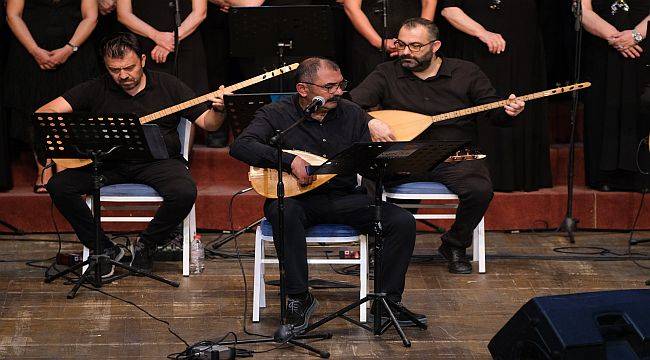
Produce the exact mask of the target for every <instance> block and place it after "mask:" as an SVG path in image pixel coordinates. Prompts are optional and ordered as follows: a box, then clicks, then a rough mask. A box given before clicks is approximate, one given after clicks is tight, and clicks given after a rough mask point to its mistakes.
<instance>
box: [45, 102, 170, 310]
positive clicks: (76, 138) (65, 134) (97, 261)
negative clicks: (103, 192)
mask: <svg viewBox="0 0 650 360" xmlns="http://www.w3.org/2000/svg"><path fill="white" fill-rule="evenodd" d="M32 120H33V122H34V129H35V134H36V136H37V139H38V140H40V142H41V144H43V145H44V152H45V155H46V157H48V158H70V159H91V160H92V161H93V162H92V169H93V192H92V194H91V195H92V197H93V209H92V210H93V221H94V222H95V249H94V254H92V255H90V256H89V257H88V259H86V260H85V261H83V262H82V263H80V264H77V265H75V266H73V267H70V268H68V269H66V270H64V271H61V272H59V273H57V274H55V275H52V276H48V277H46V278H45V282H46V283H50V282H52V281H54V280H56V279H58V278H60V277H63V276H65V275H67V274H69V273H71V272H74V271H76V270H78V269H80V268H82V267H83V266H86V265H88V268H87V269H86V271H85V272H84V273H83V274H82V275H81V277H80V278H79V280H78V281H77V282H76V283H75V285H74V287H73V288H72V290H70V292H69V293H68V295H67V297H68V299H72V298H74V297H75V295H76V294H77V291H78V290H79V288H80V287H81V286H82V285H83V284H84V283H86V282H89V283H91V284H92V285H93V286H95V287H97V288H99V287H101V286H102V277H101V273H100V271H99V267H100V265H102V264H103V265H115V266H118V267H120V268H122V269H125V270H127V271H129V272H130V273H136V274H138V275H142V276H146V277H148V278H151V279H154V280H157V281H160V282H163V283H165V284H168V285H171V286H174V287H178V286H179V285H178V283H177V282H173V281H170V280H167V279H165V278H163V277H160V276H157V275H154V274H151V273H148V272H144V271H141V270H139V269H136V268H134V267H131V266H129V265H125V264H122V263H120V262H118V261H115V260H113V259H111V258H110V257H109V256H108V255H106V254H104V248H103V244H102V241H101V239H100V234H101V206H100V188H101V187H102V185H103V179H102V178H103V177H102V176H101V165H102V161H104V160H106V159H111V160H118V159H129V160H148V159H152V158H154V155H153V154H152V153H151V151H150V149H149V145H148V143H147V137H146V136H145V133H144V131H143V128H142V126H141V125H140V121H139V120H138V117H136V116H135V115H133V114H106V115H100V116H97V115H94V116H91V115H85V114H80V113H65V114H58V113H37V114H34V115H32ZM151 138H152V139H153V138H155V137H151ZM156 155H159V154H156ZM156 157H158V156H156ZM91 270H92V271H91ZM91 273H93V274H94V279H93V278H91V275H90V274H91Z"/></svg>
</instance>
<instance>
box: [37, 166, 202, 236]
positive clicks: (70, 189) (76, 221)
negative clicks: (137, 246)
mask: <svg viewBox="0 0 650 360" xmlns="http://www.w3.org/2000/svg"><path fill="white" fill-rule="evenodd" d="M102 176H103V178H104V182H103V184H104V185H111V184H120V183H140V184H146V185H149V186H151V187H152V188H154V189H155V190H156V191H157V192H158V194H160V196H161V197H162V198H163V203H162V205H161V206H160V207H159V208H158V210H157V212H156V214H155V216H154V218H153V219H152V220H151V221H150V222H149V225H148V226H147V228H146V229H145V230H144V231H143V232H142V233H141V234H140V237H141V239H142V240H143V241H145V242H146V243H148V244H150V245H154V244H158V243H162V242H164V241H165V240H166V239H167V238H168V237H169V234H170V233H171V231H172V230H174V228H175V227H176V226H178V224H180V223H181V221H183V219H185V217H186V216H187V214H189V212H190V210H192V205H193V204H194V200H196V184H195V183H194V180H193V179H192V177H191V176H190V173H189V171H188V169H187V167H185V164H184V163H183V162H182V161H181V160H179V159H166V160H156V161H151V162H147V163H119V164H116V163H108V162H107V163H105V165H104V167H103V169H102ZM47 191H48V192H49V194H50V197H52V201H53V202H54V205H55V206H56V207H57V209H59V211H60V212H61V214H63V216H64V217H65V218H66V219H67V220H68V222H69V223H70V225H72V228H73V229H74V231H75V233H76V234H77V237H79V240H80V241H81V242H82V243H83V244H84V245H85V246H86V247H88V248H91V249H93V248H94V247H95V222H94V221H93V216H92V212H91V211H90V209H89V208H88V206H87V205H86V203H85V201H84V200H83V199H82V197H81V196H82V195H86V194H90V193H91V192H92V191H93V178H92V169H91V168H90V167H83V168H79V169H66V170H64V171H61V172H59V173H57V174H55V175H54V176H53V177H52V179H50V181H49V182H48V184H47ZM101 236H102V238H103V241H104V246H107V245H109V243H108V238H107V237H106V235H104V233H103V232H102V234H101Z"/></svg>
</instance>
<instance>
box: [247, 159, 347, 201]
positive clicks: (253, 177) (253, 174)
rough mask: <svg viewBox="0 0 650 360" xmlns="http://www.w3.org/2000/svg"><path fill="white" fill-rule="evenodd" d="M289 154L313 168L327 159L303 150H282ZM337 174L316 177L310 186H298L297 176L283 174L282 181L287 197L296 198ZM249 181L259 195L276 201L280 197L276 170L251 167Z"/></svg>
mask: <svg viewBox="0 0 650 360" xmlns="http://www.w3.org/2000/svg"><path fill="white" fill-rule="evenodd" d="M282 151H284V152H286V153H289V154H294V155H297V156H300V157H301V158H302V159H304V160H305V161H306V162H308V163H309V165H311V166H319V165H322V164H323V163H324V162H325V161H327V159H326V158H324V157H321V156H318V155H314V154H312V153H308V152H306V151H301V150H282ZM335 176H336V174H326V175H316V181H314V182H312V183H311V184H309V185H305V186H302V185H300V184H298V179H296V177H295V176H293V175H291V174H289V173H286V172H282V181H283V182H284V193H285V196H286V197H291V196H296V195H300V194H304V193H306V192H309V191H311V190H313V189H315V188H317V187H319V186H321V185H323V184H324V183H326V182H328V181H329V180H330V179H332V178H333V177H335ZM248 180H249V181H250V183H251V186H252V187H253V190H255V191H256V192H257V193H258V194H260V195H262V196H264V197H267V198H272V199H276V198H277V197H278V193H277V184H278V171H277V170H275V169H269V168H260V167H255V166H251V167H250V170H249V171H248Z"/></svg>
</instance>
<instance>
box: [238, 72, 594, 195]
mask: <svg viewBox="0 0 650 360" xmlns="http://www.w3.org/2000/svg"><path fill="white" fill-rule="evenodd" d="M589 86H591V83H589V82H583V83H579V84H574V85H568V86H562V87H558V88H555V89H550V90H545V91H540V92H536V93H533V94H528V95H524V96H518V97H517V99H521V100H524V101H529V100H534V99H539V98H542V97H547V96H552V95H557V94H562V93H565V92H569V91H577V90H581V89H585V88H588V87H589ZM511 101H513V100H509V99H506V100H501V101H496V102H493V103H489V104H484V105H478V106H474V107H470V108H466V109H462V110H456V111H451V112H448V113H444V114H439V115H434V116H429V115H423V114H418V113H414V112H410V111H401V110H379V111H372V112H369V114H370V116H372V117H373V118H376V119H379V120H381V121H382V122H384V123H386V124H388V126H390V128H391V130H392V131H393V134H395V137H396V141H411V140H413V139H415V138H416V137H417V136H418V135H420V134H422V133H423V132H424V131H425V130H426V129H427V128H428V127H429V126H431V125H432V124H433V123H436V122H439V121H443V120H450V119H454V118H457V117H461V116H465V115H471V114H476V113H479V112H483V111H488V110H492V109H496V108H500V107H503V106H505V105H507V104H509V103H510V102H511ZM283 151H284V152H287V153H289V154H294V155H297V156H300V157H301V158H303V159H304V160H305V161H306V162H307V163H309V165H311V166H319V165H322V164H323V163H324V162H325V161H327V159H326V158H324V157H321V156H318V155H314V154H311V153H308V152H306V151H299V150H283ZM483 158H485V155H482V154H473V153H469V152H464V151H460V152H457V153H456V154H455V155H452V156H450V157H449V158H447V159H446V160H445V162H460V161H466V160H478V159H483ZM335 176H336V174H323V175H316V180H315V181H314V182H312V183H311V184H309V185H305V186H302V185H300V184H298V179H297V178H296V177H295V176H293V175H292V174H289V173H286V172H283V173H282V181H283V182H284V193H285V195H284V196H285V197H292V196H296V195H300V194H304V193H306V192H309V191H311V190H313V189H315V188H317V187H319V186H321V185H322V184H324V183H326V182H327V181H329V180H330V179H332V178H333V177H335ZM248 180H249V181H250V182H251V186H252V187H253V189H254V190H255V191H256V192H257V193H258V194H260V195H262V196H264V197H267V198H273V199H275V198H277V197H278V194H277V188H276V185H277V182H278V171H277V170H276V169H271V168H259V167H254V166H251V167H250V170H249V172H248Z"/></svg>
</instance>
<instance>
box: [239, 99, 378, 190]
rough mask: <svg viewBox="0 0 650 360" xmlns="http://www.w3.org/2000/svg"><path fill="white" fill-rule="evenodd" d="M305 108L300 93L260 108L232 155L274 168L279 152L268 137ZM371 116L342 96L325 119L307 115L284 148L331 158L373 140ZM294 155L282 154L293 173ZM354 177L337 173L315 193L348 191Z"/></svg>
mask: <svg viewBox="0 0 650 360" xmlns="http://www.w3.org/2000/svg"><path fill="white" fill-rule="evenodd" d="M302 116H303V110H302V108H301V107H300V105H299V104H298V95H294V96H292V97H288V98H284V99H281V100H279V101H277V102H274V103H271V104H268V105H265V106H263V107H262V108H260V109H259V110H258V111H257V112H256V113H255V117H254V118H253V120H252V122H251V123H250V125H248V127H247V128H246V129H245V130H244V131H243V132H242V134H241V135H240V136H239V137H238V138H237V139H236V140H235V142H234V143H233V144H232V145H231V147H230V155H231V156H232V157H234V158H236V159H239V160H241V161H243V162H245V163H247V164H249V165H252V166H257V167H265V168H275V167H276V166H277V165H276V164H277V153H276V150H275V148H274V147H273V146H270V145H269V144H268V143H269V140H270V139H271V137H273V135H275V134H276V130H284V129H286V128H288V127H289V126H291V125H292V124H294V123H295V122H296V121H299V120H300V119H301V118H302ZM370 119H371V118H370V116H369V115H368V114H367V113H366V112H365V111H363V110H362V109H361V108H360V107H359V106H357V105H356V104H354V103H353V102H351V101H348V100H345V99H341V100H340V101H339V103H338V106H337V107H336V108H334V109H333V110H330V111H329V112H328V113H327V115H326V116H325V118H324V119H323V121H321V122H319V121H316V120H314V119H311V118H308V119H307V120H305V121H304V122H303V123H302V124H300V125H298V126H296V127H294V128H293V129H291V130H290V131H289V132H288V133H286V135H285V136H284V138H283V141H282V148H283V149H289V150H302V151H307V152H310V153H312V154H315V155H319V156H322V157H324V158H328V159H330V158H332V157H333V156H334V155H336V154H337V153H339V152H340V151H343V150H345V149H346V148H348V147H349V146H351V145H352V144H354V143H355V142H366V141H370V132H369V130H368V121H369V120H370ZM294 158H295V155H292V154H287V153H283V156H282V167H283V169H284V170H285V171H286V172H291V162H292V161H293V159H294ZM356 183H357V181H356V177H355V176H342V175H338V176H336V177H335V178H333V179H332V180H330V181H329V182H328V183H326V184H324V185H322V186H320V187H318V188H317V189H315V190H313V191H312V192H328V191H332V190H335V191H341V192H349V191H352V190H353V189H354V187H355V186H356Z"/></svg>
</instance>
